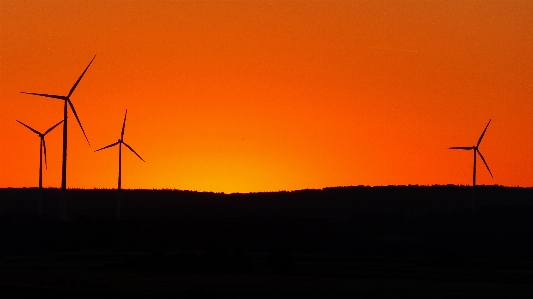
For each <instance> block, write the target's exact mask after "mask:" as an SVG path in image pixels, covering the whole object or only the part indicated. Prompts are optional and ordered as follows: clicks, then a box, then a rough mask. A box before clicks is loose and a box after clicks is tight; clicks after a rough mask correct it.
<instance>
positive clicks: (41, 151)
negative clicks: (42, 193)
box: [17, 120, 63, 189]
mask: <svg viewBox="0 0 533 299" xmlns="http://www.w3.org/2000/svg"><path fill="white" fill-rule="evenodd" d="M17 121H18V122H19V123H20V124H21V125H23V126H25V127H26V128H28V129H30V130H31V131H32V132H33V133H35V134H37V135H39V137H40V139H41V142H40V143H41V145H40V148H39V189H41V188H42V187H43V149H44V165H45V166H46V169H48V164H47V163H46V142H45V141H44V136H46V134H48V133H50V131H52V130H53V129H55V128H56V127H57V126H59V124H61V123H62V122H63V121H60V122H58V123H57V124H55V125H54V126H53V127H51V128H50V129H48V130H46V132H44V133H41V132H39V131H37V130H35V129H34V128H32V127H30V126H28V125H27V124H25V123H23V122H21V121H20V120H17Z"/></svg>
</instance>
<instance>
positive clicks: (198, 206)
mask: <svg viewBox="0 0 533 299" xmlns="http://www.w3.org/2000/svg"><path fill="white" fill-rule="evenodd" d="M39 199H40V200H41V202H42V208H41V211H42V214H43V215H47V216H49V217H52V218H56V217H59V216H60V215H59V213H60V202H61V201H62V200H63V201H64V203H65V206H64V208H63V211H62V213H64V214H65V215H64V216H65V217H66V219H74V218H76V217H78V216H84V217H88V218H94V217H115V216H116V208H117V201H118V200H119V199H120V215H121V217H123V218H128V217H193V218H209V217H223V218H232V217H263V218H272V217H273V218H323V219H337V220H349V219H352V218H354V217H360V216H363V215H364V216H368V215H370V214H372V215H377V214H380V215H392V216H398V215H401V216H403V217H410V216H419V215H428V214H430V213H432V214H435V213H437V214H439V213H447V212H453V211H464V210H469V209H471V208H472V207H474V208H476V209H487V208H495V209H498V208H522V207H524V208H530V207H533V188H520V187H502V186H478V187H476V188H472V187H466V186H451V185H450V186H382V187H367V186H355V187H332V188H325V189H321V190H316V189H306V190H297V191H280V192H264V193H246V194H241V193H234V194H223V193H211V192H195V191H180V190H121V191H118V190H108V189H93V190H83V189H71V190H67V191H61V190H59V189H43V190H39V189H35V188H22V189H15V188H7V189H0V215H2V216H4V217H7V216H9V215H12V216H15V215H18V216H22V215H34V214H37V212H38V210H39V207H38V202H39Z"/></svg>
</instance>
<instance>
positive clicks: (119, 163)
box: [95, 109, 146, 190]
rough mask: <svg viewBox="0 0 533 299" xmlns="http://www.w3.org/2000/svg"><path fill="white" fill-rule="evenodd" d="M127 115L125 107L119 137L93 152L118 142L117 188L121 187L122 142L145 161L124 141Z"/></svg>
mask: <svg viewBox="0 0 533 299" xmlns="http://www.w3.org/2000/svg"><path fill="white" fill-rule="evenodd" d="M127 115H128V109H126V114H124V123H122V132H121V133H120V139H119V140H118V141H117V142H115V143H112V144H110V145H107V146H104V147H102V148H101V149H97V150H95V152H97V151H101V150H103V149H106V148H109V147H113V146H115V145H117V144H118V190H120V189H121V182H122V144H124V145H125V146H126V147H127V148H129V149H130V151H132V152H133V153H134V154H135V155H137V157H139V159H141V160H142V161H143V162H146V161H144V159H143V158H141V156H139V154H137V152H135V151H134V150H133V148H131V146H129V145H128V144H127V143H126V142H124V128H125V127H126V116H127Z"/></svg>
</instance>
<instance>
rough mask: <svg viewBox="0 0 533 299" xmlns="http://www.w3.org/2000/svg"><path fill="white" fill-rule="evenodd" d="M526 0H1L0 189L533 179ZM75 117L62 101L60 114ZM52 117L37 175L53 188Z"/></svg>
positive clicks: (531, 17) (513, 182)
mask: <svg viewBox="0 0 533 299" xmlns="http://www.w3.org/2000/svg"><path fill="white" fill-rule="evenodd" d="M532 28H533V2H532V1H447V2H444V1H442V2H441V1H431V2H430V1H249V0H248V1H227V2H226V1H202V2H200V1H155V0H153V1H88V2H87V1H16V0H4V1H1V2H0V187H2V188H5V187H35V186H37V185H38V170H39V154H38V150H39V138H37V137H36V136H34V135H35V134H33V133H32V132H30V131H29V130H28V129H26V128H24V127H23V126H22V125H20V124H19V123H17V122H16V120H20V121H22V122H24V123H26V124H28V125H29V126H31V127H32V128H35V129H36V130H39V131H45V130H46V129H48V128H49V127H51V126H53V125H54V124H56V123H57V122H59V121H61V120H62V116H63V114H62V113H63V110H62V109H63V102H62V101H60V100H55V99H51V98H44V97H36V96H31V95H25V94H21V92H23V91H29V92H38V93H52V94H67V93H68V91H69V90H70V88H71V87H72V85H73V84H74V82H75V81H76V79H77V78H78V77H79V76H80V74H81V72H82V71H83V70H84V68H85V67H86V66H87V64H88V63H89V61H90V60H91V59H92V57H93V56H94V55H97V56H96V58H95V60H94V62H93V63H92V65H91V67H90V68H89V70H88V71H87V73H86V74H85V76H84V77H83V80H82V81H81V82H80V84H79V86H78V87H77V89H76V90H75V92H74V93H73V95H72V97H71V99H72V102H73V104H74V106H75V107H76V112H77V113H78V116H79V118H80V120H81V123H82V125H83V128H84V129H85V132H86V133H87V137H88V139H89V141H90V143H91V146H90V147H89V146H88V144H87V142H86V141H85V137H84V136H83V133H82V132H81V129H80V128H79V126H78V124H77V123H76V121H75V118H74V116H73V114H69V122H68V129H69V130H68V136H69V139H68V180H67V185H68V187H69V188H116V186H117V172H118V148H116V147H115V148H112V149H107V150H105V151H102V152H98V153H94V150H96V149H98V148H101V147H103V146H106V145H108V144H110V143H112V142H114V140H117V139H118V138H119V137H120V132H121V127H122V122H123V119H124V111H125V110H126V109H128V119H127V125H126V129H125V136H124V139H125V141H126V142H127V143H128V144H131V145H132V146H133V147H134V149H135V151H137V152H138V153H139V155H140V156H142V158H143V159H144V160H146V163H144V162H142V161H141V160H139V159H138V158H137V157H136V156H135V155H134V154H133V153H131V152H130V151H124V149H123V153H122V186H123V188H127V189H132V188H148V189H152V188H157V189H159V188H173V189H182V190H198V191H214V192H255V191H277V190H295V189H304V188H323V187H328V186H349V185H402V184H419V185H433V184H459V185H470V184H471V183H472V155H471V152H463V151H452V150H448V149H447V148H448V147H450V146H473V145H475V143H476V142H477V140H478V138H479V135H480V134H481V132H482V131H483V129H484V128H485V125H486V124H487V122H488V121H489V119H492V121H491V124H490V126H489V128H488V130H487V133H486V135H485V137H484V139H483V142H482V143H481V145H480V150H481V151H482V153H483V155H484V157H485V158H486V160H487V163H488V165H489V166H490V168H491V171H492V173H493V174H494V178H491V177H490V175H489V173H488V171H487V170H486V169H485V168H484V166H483V165H482V163H481V161H479V160H478V168H477V169H478V170H477V183H478V184H499V185H505V186H533V30H532ZM70 113H71V112H70ZM61 134H62V129H61V128H60V127H58V128H57V129H56V130H54V131H53V132H51V133H50V134H48V135H47V136H46V146H47V151H48V152H47V156H48V169H47V170H43V186H45V187H59V186H60V184H61V148H62V135H61Z"/></svg>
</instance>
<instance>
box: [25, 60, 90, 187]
mask: <svg viewBox="0 0 533 299" xmlns="http://www.w3.org/2000/svg"><path fill="white" fill-rule="evenodd" d="M94 58H96V55H94V57H93V59H91V62H89V65H88V66H87V67H86V68H85V70H84V71H83V73H82V74H81V76H80V77H79V78H78V80H77V81H76V83H74V85H73V86H72V88H71V89H70V91H69V93H68V95H66V96H61V95H54V94H45V93H33V92H22V93H24V94H31V95H35V96H41V97H47V98H54V99H59V100H63V101H65V106H64V108H63V121H64V124H63V165H62V169H61V171H62V178H61V189H63V190H65V189H66V188H67V116H68V106H70V109H72V113H74V116H75V117H76V120H77V121H78V124H79V125H80V128H81V131H82V132H83V136H85V139H86V140H87V143H88V144H89V146H91V143H89V139H88V138H87V135H86V134H85V130H83V126H82V125H81V122H80V119H79V118H78V114H77V113H76V109H74V105H73V104H72V101H71V100H70V96H71V95H72V93H73V92H74V90H75V89H76V87H77V86H78V84H79V83H80V81H81V78H82V77H83V75H85V72H87V69H89V66H91V63H93V60H94Z"/></svg>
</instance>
